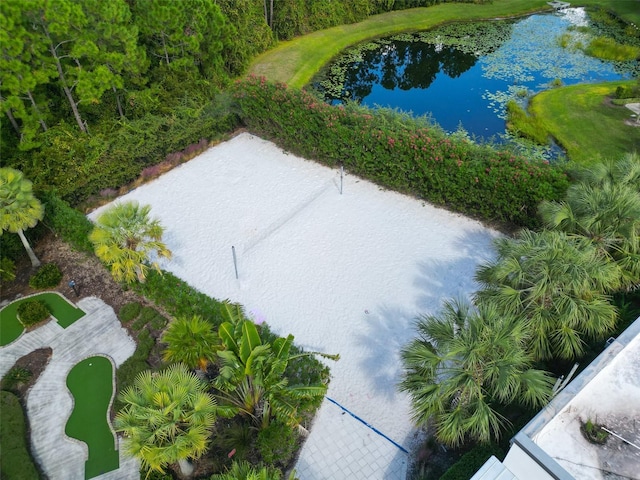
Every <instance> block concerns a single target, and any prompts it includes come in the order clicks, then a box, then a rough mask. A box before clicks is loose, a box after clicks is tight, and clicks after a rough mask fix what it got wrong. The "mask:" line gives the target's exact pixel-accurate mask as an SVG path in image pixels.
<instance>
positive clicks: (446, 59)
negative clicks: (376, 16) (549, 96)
mask: <svg viewBox="0 0 640 480" xmlns="http://www.w3.org/2000/svg"><path fill="white" fill-rule="evenodd" d="M589 24H590V22H589V18H588V16H587V14H586V12H585V11H584V9H581V8H569V9H565V10H562V11H559V12H556V13H554V14H538V15H532V16H529V17H526V18H522V19H518V20H515V21H514V20H500V21H491V22H476V23H465V24H451V25H445V26H442V27H438V28H436V29H433V30H429V31H426V32H419V33H413V34H402V35H396V36H393V37H390V38H384V39H379V40H376V41H374V42H369V43H366V44H362V45H358V46H356V47H354V48H352V49H349V50H348V51H346V52H344V53H343V54H342V55H341V56H340V57H339V58H337V59H336V60H335V61H334V62H333V63H332V64H331V65H329V66H328V67H327V68H326V69H324V70H323V72H321V73H320V74H319V76H317V77H316V78H315V79H314V80H313V82H312V85H313V87H314V88H316V89H318V90H319V91H320V92H321V93H322V95H323V96H324V97H325V100H326V101H329V102H331V103H334V104H335V103H340V102H344V101H355V102H358V103H361V104H363V105H366V106H370V107H373V106H381V107H391V108H397V109H399V110H403V111H407V112H412V113H413V114H414V115H417V116H419V115H427V116H430V117H431V118H432V119H433V120H434V121H435V122H437V123H438V124H439V125H440V126H442V128H444V129H445V130H446V131H448V132H453V131H456V130H458V129H459V127H462V128H464V130H466V131H467V132H468V133H469V134H471V135H473V136H476V137H481V138H485V139H488V138H493V139H494V140H498V137H500V136H502V135H503V134H504V132H505V128H506V124H505V118H506V114H505V106H506V103H507V101H508V100H509V99H516V100H517V101H519V103H521V104H523V105H524V104H526V101H527V99H528V98H530V96H531V95H533V94H535V93H538V92H540V91H542V90H544V89H548V88H552V87H553V86H554V85H559V84H562V85H572V84H577V83H585V82H602V81H610V80H619V79H628V78H632V77H633V76H634V75H637V74H638V69H639V67H638V62H637V61H633V62H605V61H602V60H599V59H596V58H592V57H589V56H587V55H586V54H585V53H583V51H582V50H581V49H580V48H578V47H579V45H580V44H581V42H582V43H584V42H585V41H587V42H588V37H587V36H588V35H591V33H589V28H587V27H588V26H589ZM604 33H606V32H604ZM598 34H600V35H602V34H603V32H602V31H598Z"/></svg>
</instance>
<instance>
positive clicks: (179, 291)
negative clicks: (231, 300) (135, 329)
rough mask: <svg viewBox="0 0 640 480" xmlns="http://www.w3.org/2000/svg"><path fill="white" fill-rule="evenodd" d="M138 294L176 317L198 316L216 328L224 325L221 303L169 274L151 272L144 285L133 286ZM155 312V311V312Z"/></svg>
mask: <svg viewBox="0 0 640 480" xmlns="http://www.w3.org/2000/svg"><path fill="white" fill-rule="evenodd" d="M131 288H133V289H134V290H135V291H136V292H138V293H139V294H141V295H143V296H144V297H146V298H148V299H149V300H151V301H153V302H154V303H155V304H157V305H162V307H163V308H164V309H165V310H166V311H167V312H169V313H170V314H171V315H172V316H174V317H179V316H184V317H192V316H194V315H198V316H200V317H202V318H204V319H206V320H208V321H209V322H211V323H212V324H214V325H215V326H216V327H218V326H219V325H220V324H221V323H222V317H221V315H220V302H219V301H217V300H215V299H214V298H211V297H209V296H207V295H205V294H204V293H201V292H199V291H198V290H196V289H195V288H193V287H191V286H190V285H189V284H188V283H186V282H185V281H184V280H181V279H179V278H178V277H176V276H175V275H173V274H172V273H169V272H163V274H162V275H161V274H159V273H158V272H156V271H155V270H153V271H150V272H149V274H148V275H147V280H146V282H144V283H139V282H138V283H135V284H132V285H131ZM154 312H155V310H154Z"/></svg>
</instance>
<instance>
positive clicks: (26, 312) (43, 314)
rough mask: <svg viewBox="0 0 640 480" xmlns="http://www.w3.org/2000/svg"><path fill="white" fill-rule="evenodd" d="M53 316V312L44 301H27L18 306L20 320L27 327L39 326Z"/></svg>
mask: <svg viewBox="0 0 640 480" xmlns="http://www.w3.org/2000/svg"><path fill="white" fill-rule="evenodd" d="M50 316H51V311H50V310H49V307H48V306H47V304H46V303H44V302H43V301H42V300H26V301H24V302H22V303H21V304H20V305H18V320H20V323H22V325H24V326H25V327H30V326H32V325H37V324H38V323H40V322H42V321H44V320H46V319H47V318H49V317H50Z"/></svg>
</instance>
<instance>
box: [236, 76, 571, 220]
mask: <svg viewBox="0 0 640 480" xmlns="http://www.w3.org/2000/svg"><path fill="white" fill-rule="evenodd" d="M234 95H235V98H236V100H237V102H238V105H239V107H240V109H241V115H242V119H243V121H244V122H245V123H246V125H247V127H248V128H249V129H250V130H252V131H254V132H255V133H257V134H258V135H261V136H264V137H266V138H269V139H274V140H275V141H276V142H279V143H280V145H281V146H282V147H284V148H286V149H287V150H290V151H292V152H294V153H296V154H298V155H301V156H303V157H305V158H311V159H315V160H317V161H320V162H321V163H324V164H325V165H327V166H330V167H336V166H338V165H344V167H345V168H346V169H347V170H348V171H349V172H351V173H354V174H356V175H359V176H361V177H364V178H367V179H368V180H371V181H373V182H375V183H377V184H379V185H381V186H384V187H387V188H391V189H394V190H397V191H400V192H404V193H410V194H413V195H415V196H417V197H418V198H421V199H425V200H427V201H429V202H431V203H433V204H435V205H443V206H446V207H447V208H449V209H451V210H455V211H459V212H461V213H466V214H468V215H471V216H475V217H479V218H482V219H484V220H486V221H497V222H505V223H512V224H516V225H521V226H531V227H535V226H536V225H538V220H537V218H536V213H535V212H536V208H537V204H538V203H539V202H540V201H542V200H544V199H553V198H561V197H562V196H563V195H564V191H565V189H566V187H567V185H568V181H567V179H566V176H565V174H564V173H563V172H562V170H560V169H559V168H555V167H553V166H551V165H548V164H547V163H543V162H529V161H527V160H526V159H524V158H523V157H521V156H518V155H516V154H514V153H512V152H510V151H508V150H503V151H500V150H498V149H495V148H493V147H491V146H488V145H478V144H475V143H473V142H471V141H469V140H468V139H466V138H464V137H462V138H457V137H456V136H447V135H445V134H444V133H443V132H442V130H441V129H439V128H438V127H436V126H434V125H432V124H431V123H430V122H428V121H426V120H425V119H415V118H412V117H411V116H409V115H404V114H400V113H397V112H393V111H388V110H376V111H371V110H368V109H364V108H361V107H357V106H355V105H348V106H346V107H333V106H330V105H327V104H325V103H323V102H322V101H320V100H318V99H317V98H316V97H314V96H313V95H311V94H310V93H307V92H301V91H299V90H294V89H290V88H287V87H286V86H284V85H282V84H274V83H269V82H267V81H265V80H264V79H263V78H257V77H250V78H248V79H245V80H243V81H241V82H238V83H237V84H236V87H235V91H234Z"/></svg>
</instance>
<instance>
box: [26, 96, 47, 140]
mask: <svg viewBox="0 0 640 480" xmlns="http://www.w3.org/2000/svg"><path fill="white" fill-rule="evenodd" d="M27 96H28V97H29V100H30V101H31V106H32V107H33V110H34V111H35V112H36V114H37V115H38V122H39V123H40V126H41V127H42V130H44V131H45V132H46V131H47V124H46V123H44V120H43V119H42V114H41V113H40V109H39V108H38V104H37V103H36V101H35V100H34V98H33V95H32V94H31V90H27Z"/></svg>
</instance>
